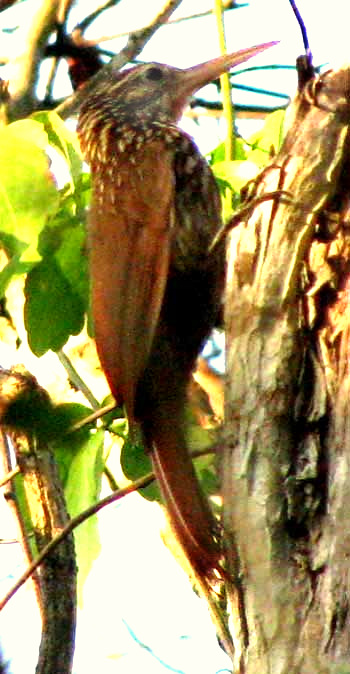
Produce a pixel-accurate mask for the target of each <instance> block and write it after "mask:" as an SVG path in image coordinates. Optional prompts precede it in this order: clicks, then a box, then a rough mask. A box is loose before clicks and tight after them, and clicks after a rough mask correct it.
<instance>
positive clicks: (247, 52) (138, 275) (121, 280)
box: [78, 43, 275, 577]
mask: <svg viewBox="0 0 350 674" xmlns="http://www.w3.org/2000/svg"><path fill="white" fill-rule="evenodd" d="M273 44H275V43H267V44H262V45H259V46H257V47H251V48H249V49H243V50H242V51H239V52H236V53H234V54H230V55H225V56H219V57H218V58H216V59H213V60H211V61H208V62H206V63H202V64H200V65H197V66H194V67H193V68H188V69H187V70H181V69H179V68H172V67H170V66H167V65H163V64H159V63H149V64H146V65H139V66H136V67H132V68H130V69H127V70H124V71H122V72H115V73H114V72H113V71H112V72H109V73H107V74H106V76H105V77H104V78H102V79H101V81H100V82H99V83H98V85H96V87H95V90H94V91H93V92H91V93H90V94H88V95H87V97H86V100H85V101H84V102H83V104H82V106H81V113H80V119H79V125H78V132H79V136H80V141H81V146H82V149H83V152H84V153H85V156H86V159H87V161H88V162H89V163H90V167H91V172H92V185H93V195H92V203H91V209H90V215H89V247H90V269H91V279H92V306H93V315H94V323H95V335H96V344H97V349H98V353H99V357H100V360H101V364H102V367H103V369H104V371H105V374H106V376H107V379H108V382H109V384H110V387H111V390H112V393H113V395H114V397H115V399H116V400H117V402H118V403H124V405H125V408H126V412H127V415H128V419H129V422H130V424H131V425H133V424H135V423H136V424H138V425H139V427H140V428H141V430H142V433H143V437H144V442H145V447H146V448H147V450H148V451H149V452H150V455H151V457H152V461H153V466H154V470H155V473H156V476H157V478H158V480H159V484H160V488H161V491H162V493H163V497H164V499H165V502H166V505H167V509H168V514H169V517H170V521H171V524H172V527H173V529H174V530H175V533H176V535H177V538H178V539H179V541H180V543H181V544H182V547H183V549H184V551H185V554H186V555H187V557H188V559H189V562H190V563H191V565H192V566H193V568H194V570H195V571H196V572H197V573H199V574H201V576H204V577H209V576H210V575H211V574H212V572H213V570H214V569H218V567H219V559H220V546H219V542H218V535H217V527H216V522H215V519H214V517H213V515H212V513H211V510H210V507H209V504H208V503H207V501H206V499H205V498H204V496H203V494H202V492H201V490H200V488H199V485H198V482H197V479H196V476H195V472H194V468H193V464H192V461H191V458H190V456H189V454H188V451H187V448H186V444H185V438H184V420H183V414H184V406H185V402H186V391H187V386H188V383H189V378H190V376H191V372H192V369H193V368H194V366H195V362H196V358H197V356H198V353H199V351H200V349H201V347H202V345H203V342H204V340H205V339H206V338H207V336H208V334H209V332H210V330H211V329H212V327H213V326H214V324H215V321H216V319H217V316H218V312H219V309H220V304H221V299H222V292H223V286H224V279H225V253H224V246H223V245H222V246H221V247H220V246H218V247H217V248H216V249H215V253H214V254H211V255H210V254H209V253H208V249H209V246H210V243H211V242H212V240H213V238H214V236H215V234H216V233H217V232H218V230H219V228H220V227H221V224H222V223H221V215H220V212H221V208H220V199H219V194H218V190H217V187H216V183H215V180H214V177H213V174H212V172H211V169H210V168H209V166H208V164H207V163H206V161H205V159H204V158H203V157H202V155H201V154H200V152H199V150H198V149H197V147H196V145H195V144H194V142H193V140H192V138H191V137H189V136H188V135H187V134H186V133H184V132H183V131H182V130H181V129H180V128H179V127H178V126H177V121H178V119H179V117H180V116H181V113H182V111H183V109H184V107H185V105H186V104H187V102H188V100H189V98H190V97H191V95H192V94H193V93H194V92H195V91H196V90H197V89H199V88H201V87H202V86H203V85H205V84H207V83H208V82H210V81H212V80H214V79H216V78H217V77H218V76H219V75H220V74H221V73H223V72H225V71H227V70H229V69H230V68H231V67H233V66H234V65H237V64H239V63H242V62H243V61H246V60H247V59H248V58H250V57H251V56H254V55H255V54H258V53H259V52H260V51H262V50H264V49H266V48H267V47H270V46H272V45H273Z"/></svg>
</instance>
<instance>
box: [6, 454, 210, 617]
mask: <svg viewBox="0 0 350 674" xmlns="http://www.w3.org/2000/svg"><path fill="white" fill-rule="evenodd" d="M217 449H218V448H217V447H209V448H207V449H198V450H195V451H194V452H192V453H191V456H192V458H197V457H201V456H207V455H208V454H213V453H215V452H216V451H217ZM154 480H155V476H154V473H147V475H144V476H143V477H141V478H139V479H138V480H135V482H133V483H132V484H130V485H128V486H127V487H123V488H122V489H118V490H117V491H115V492H113V493H112V494H108V496H105V498H103V499H101V500H100V501H98V503H94V504H93V505H92V506H90V507H89V508H86V510H84V511H83V512H81V513H79V515H76V517H73V518H72V519H71V520H70V522H69V523H68V524H67V525H66V526H65V528H64V529H62V531H61V532H60V533H59V534H58V535H57V536H55V537H54V538H53V539H52V540H51V541H50V542H49V543H48V544H47V545H46V546H45V547H44V548H43V549H42V551H41V553H40V554H39V555H38V557H37V558H36V559H35V560H34V561H33V562H32V563H31V564H30V565H29V566H28V567H27V569H26V570H25V571H24V573H23V574H22V576H20V578H19V579H18V580H17V581H16V583H15V584H14V585H13V586H12V588H11V589H10V590H9V591H8V592H7V594H6V595H5V596H4V598H3V599H2V600H1V601H0V611H2V609H3V608H4V607H5V606H6V604H7V603H8V602H9V601H10V599H11V598H12V597H13V596H14V595H15V594H16V592H17V591H18V590H19V589H20V587H22V585H24V583H25V582H26V581H27V580H28V578H30V576H31V575H32V574H33V573H34V572H35V571H36V569H37V568H38V567H39V566H40V564H42V562H43V561H44V559H45V557H46V556H47V555H48V554H50V553H51V552H52V551H53V550H54V549H55V548H56V547H57V545H59V543H61V541H63V539H64V538H65V537H66V536H68V534H70V533H71V532H72V531H74V529H76V528H77V527H78V526H79V525H80V524H83V522H85V521H86V520H87V519H88V518H89V517H91V516H92V515H96V514H97V513H98V512H99V511H100V510H102V508H104V507H105V506H107V505H109V504H111V503H114V502H115V501H119V500H120V499H122V498H124V497H125V496H128V495H129V494H132V493H134V492H135V491H139V490H140V489H144V488H145V487H148V486H149V485H150V484H151V483H152V482H154Z"/></svg>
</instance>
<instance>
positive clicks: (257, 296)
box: [223, 68, 350, 674]
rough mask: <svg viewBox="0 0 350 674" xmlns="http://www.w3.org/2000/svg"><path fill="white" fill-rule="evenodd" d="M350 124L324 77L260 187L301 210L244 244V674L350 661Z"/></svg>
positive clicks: (240, 284) (236, 235)
mask: <svg viewBox="0 0 350 674" xmlns="http://www.w3.org/2000/svg"><path fill="white" fill-rule="evenodd" d="M349 122H350V71H349V69H348V68H342V69H340V70H339V71H337V72H328V73H326V74H325V75H323V76H322V77H321V78H318V79H315V80H311V81H310V82H309V83H308V84H307V85H306V87H305V88H304V90H303V91H302V92H300V93H299V94H298V95H297V97H296V99H295V100H294V102H293V104H292V105H291V107H290V110H289V114H288V121H287V132H286V136H285V140H284V143H283V146H282V148H281V150H280V152H279V154H278V156H277V157H276V158H275V159H274V160H273V163H271V165H270V166H269V167H268V168H267V169H265V171H264V172H263V173H262V174H261V176H260V177H259V179H258V181H257V184H256V194H257V196H261V195H262V194H264V193H265V192H272V191H274V190H278V189H283V190H288V191H289V192H290V193H291V197H292V198H291V201H290V202H289V203H281V201H279V202H278V201H275V202H265V203H262V204H260V205H259V206H258V207H257V208H256V209H255V211H254V213H253V215H252V216H251V217H250V218H249V220H248V221H247V222H242V223H241V224H240V226H239V227H238V228H237V229H236V230H234V232H233V233H232V235H231V244H230V250H229V271H228V286H227V302H226V332H227V344H228V347H227V367H228V384H227V403H226V429H227V435H226V450H225V456H224V461H223V491H224V504H225V512H224V528H225V539H226V541H227V546H228V550H227V557H228V561H229V566H230V571H231V573H232V574H233V575H234V577H235V578H236V590H235V592H234V593H232V595H231V612H232V615H233V620H232V622H233V627H232V635H233V639H234V642H235V646H236V657H235V663H234V664H235V667H236V671H239V672H242V673H243V672H244V673H245V674H253V673H254V674H256V673H257V672H259V674H265V673H266V674H267V673H269V674H277V673H278V674H310V673H311V672H312V673H313V674H319V673H322V674H323V673H326V672H331V671H332V672H333V671H335V670H334V665H338V666H339V665H344V663H346V662H348V663H349V662H350V651H349V645H350V644H349V639H350V636H349V635H350V631H349V622H350V621H349V579H348V575H349V573H348V558H349V555H350V523H349V517H348V515H349V512H350V475H349V473H350V453H349V444H350V434H349V430H350V427H349V421H348V412H347V410H348V406H349V393H348V392H349V389H350V378H349V373H348V360H349V359H348V350H349V347H348V343H349V339H348V335H349V319H348V318H347V314H346V312H347V311H348V304H349V301H348V297H349V292H348V291H349V286H350V278H349V276H350V254H349V253H350V248H349V245H350V238H349V237H350V229H349V226H350V220H349V213H348V211H349V198H350V191H349V181H348V179H347V176H348V175H349V161H350V155H349ZM342 671H343V670H342ZM349 671H350V666H349Z"/></svg>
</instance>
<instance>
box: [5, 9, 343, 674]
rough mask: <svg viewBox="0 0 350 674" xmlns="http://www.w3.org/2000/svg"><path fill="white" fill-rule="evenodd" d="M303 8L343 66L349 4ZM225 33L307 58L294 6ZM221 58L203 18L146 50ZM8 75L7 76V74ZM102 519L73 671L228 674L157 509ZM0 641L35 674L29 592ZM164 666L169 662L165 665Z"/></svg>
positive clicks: (119, 18) (317, 42) (113, 511)
mask: <svg viewBox="0 0 350 674" xmlns="http://www.w3.org/2000/svg"><path fill="white" fill-rule="evenodd" d="M96 4H97V2H96V0H94V1H92V0H84V1H81V2H79V3H78V4H77V7H76V8H75V9H74V12H72V15H73V25H74V23H76V22H77V21H78V20H79V19H81V18H82V17H83V16H84V15H85V14H86V13H88V12H89V11H91V10H92V9H93V8H94V7H96ZM163 4H164V0H148V1H142V0H122V1H121V2H120V3H119V5H118V6H117V7H116V8H114V9H111V10H109V12H108V20H107V21H106V19H104V20H103V21H102V20H101V21H98V22H96V23H95V24H94V25H93V26H92V27H91V28H90V30H89V32H88V33H87V35H86V36H87V37H89V36H90V37H91V38H96V37H99V36H101V35H110V34H112V33H114V34H115V33H122V32H126V31H128V30H130V29H135V28H137V27H141V26H143V25H145V24H146V23H147V22H149V21H150V20H151V19H152V18H153V16H154V14H155V13H156V12H157V11H159V9H160V8H161V7H162V5H163ZM36 5H37V2H34V1H33V2H32V3H27V4H25V5H20V7H19V9H16V8H13V9H11V10H10V11H8V12H4V13H2V14H1V15H0V28H1V27H2V26H9V25H11V23H13V25H17V24H20V25H26V22H27V21H28V20H29V18H30V16H31V13H32V12H33V8H34V7H35V6H36ZM298 6H299V9H300V11H301V13H302V15H303V17H304V20H305V23H306V26H307V30H308V35H309V40H310V45H311V49H312V51H313V54H314V62H315V64H316V65H318V64H321V63H327V62H330V63H332V64H333V65H336V64H338V63H341V62H345V61H346V60H349V52H350V47H349V37H348V32H349V18H350V4H349V2H348V0H333V1H332V3H329V2H325V0H324V1H323V2H322V0H321V1H320V0H299V1H298ZM211 7H212V1H211V0H208V1H207V0H184V2H183V3H182V5H181V7H180V9H179V10H178V11H177V12H176V14H175V15H174V17H175V16H179V15H180V14H181V15H183V14H190V13H194V12H201V11H204V10H206V9H209V8H211ZM226 34H227V45H228V49H229V50H230V51H234V50H236V49H239V48H241V47H246V46H249V45H253V44H257V43H260V42H266V41H270V40H280V45H278V46H277V47H275V48H274V49H273V50H271V51H269V52H266V53H265V54H263V55H261V56H260V57H259V59H258V60H256V63H259V64H262V63H282V64H293V63H294V62H295V58H296V56H297V55H298V54H300V53H302V51H303V46H302V41H301V36H300V31H299V28H298V26H297V23H296V21H295V19H294V15H293V13H292V10H291V8H290V6H289V3H288V1H287V0H251V2H250V5H249V7H246V8H242V9H240V10H235V11H231V12H229V13H228V14H227V22H226ZM1 40H2V44H1V52H2V53H6V51H7V46H8V45H10V46H11V48H14V49H15V50H19V49H20V46H21V41H20V40H15V37H14V35H10V36H9V35H5V34H2V36H1ZM124 41H125V38H120V39H119V40H115V41H113V42H112V43H110V42H106V43H105V47H106V48H107V49H109V48H111V49H113V50H116V49H118V48H120V47H122V46H123V43H124ZM218 53H219V49H218V42H217V36H216V27H215V21H214V19H213V18H212V17H205V18H202V19H198V20H196V21H195V22H194V21H187V22H183V23H181V24H177V25H174V26H169V27H166V28H164V29H162V30H161V31H159V32H158V33H157V34H156V35H155V37H154V38H153V39H152V41H151V42H150V43H149V44H148V45H147V46H146V48H145V50H144V52H143V54H142V58H144V59H145V60H157V61H160V62H166V63H169V64H172V65H175V66H179V67H186V66H188V65H192V64H194V63H196V62H200V61H202V60H206V59H208V58H211V57H213V56H216V55H217V54H218ZM0 74H1V76H3V77H6V74H5V73H4V74H3V72H2V71H1V69H0ZM240 81H242V80H240ZM244 82H245V83H248V82H251V83H253V82H254V84H256V83H257V80H256V75H254V74H252V75H249V76H246V77H245V78H244ZM258 84H259V86H262V87H265V88H267V89H273V90H275V91H280V92H284V93H287V94H289V95H292V94H293V92H294V90H295V85H296V77H295V73H293V72H287V71H280V72H278V71H275V72H274V73H271V72H270V73H268V74H266V75H259V81H258ZM66 87H67V88H68V83H67V80H65V79H64V77H63V79H62V80H60V82H59V83H58V85H57V92H56V93H59V94H62V92H64V91H66ZM235 99H236V100H241V101H243V102H247V98H246V96H243V95H242V94H240V93H239V94H238V93H237V94H235ZM255 102H256V101H255ZM264 103H265V101H264ZM192 132H193V133H195V132H196V139H197V141H198V142H199V143H200V146H201V148H203V149H205V150H209V149H210V147H212V146H213V145H215V143H216V142H217V140H216V139H215V138H214V137H213V135H212V133H211V132H210V133H208V127H205V129H204V131H202V132H201V133H198V127H197V128H196V127H195V125H194V124H193V127H192ZM197 133H198V137H197ZM146 507H147V511H146V512H147V519H146V520H145V518H144V513H145V508H146ZM126 515H127V516H126ZM100 522H101V539H102V542H103V547H104V552H103V555H101V557H100V559H99V560H98V561H97V563H96V565H95V568H94V570H93V572H92V573H91V574H90V577H89V579H88V581H87V585H86V594H85V603H84V610H83V611H82V612H81V613H80V615H79V622H78V635H77V656H76V663H75V674H82V673H83V672H84V674H85V673H88V672H99V674H112V673H117V674H134V672H136V671H142V672H143V674H158V673H159V674H164V673H165V672H167V671H168V672H169V671H170V672H178V673H180V674H181V673H182V674H215V673H218V672H219V671H221V672H223V671H228V670H227V669H225V667H229V666H230V665H229V661H228V659H227V658H226V657H225V655H224V654H223V652H222V651H221V649H220V648H219V646H218V645H217V642H216V637H215V633H214V631H213V628H212V626H211V623H210V619H209V617H208V614H207V611H206V608H205V607H204V605H203V604H202V602H201V601H200V600H199V599H198V597H196V596H195V595H194V594H193V593H192V591H191V588H190V586H189V584H188V582H187V579H186V578H185V576H184V574H183V572H182V571H181V570H180V569H179V568H178V567H177V565H176V563H175V562H174V560H173V558H172V557H171V555H170V553H168V551H167V550H166V549H165V547H164V546H163V544H162V543H161V542H160V539H159V535H158V529H159V511H158V509H157V508H156V507H155V506H152V505H151V504H148V505H147V504H146V506H145V504H144V502H143V501H141V500H140V499H139V498H137V497H136V496H135V497H132V498H130V497H129V500H128V501H127V502H125V503H123V504H121V505H119V506H115V507H112V508H107V509H105V510H104V511H103V513H101V516H100ZM6 526H7V524H6V522H5V525H4V527H2V530H1V531H0V536H1V537H6V536H7V535H9V536H11V534H10V533H9V532H10V529H9V530H8V531H7V530H6ZM0 552H1V556H2V559H3V563H2V569H3V567H4V565H5V567H6V569H5V570H4V571H3V575H4V578H3V580H1V574H0V591H1V594H3V592H5V588H7V587H8V586H9V585H11V584H12V581H13V579H14V578H17V576H18V575H19V573H20V555H19V552H18V548H17V547H16V546H13V545H7V546H1V551H0ZM8 574H11V575H12V578H11V577H9V576H8ZM114 581H115V582H114ZM28 615H30V619H28ZM14 624H15V625H16V629H15V630H14ZM128 626H129V628H130V629H131V630H132V631H133V632H134V633H135V635H136V637H137V638H138V639H139V640H140V641H141V642H142V643H143V644H146V645H147V646H148V647H150V648H151V649H153V655H152V654H151V653H150V652H149V651H147V650H146V649H145V648H141V647H140V646H139V645H137V642H136V641H135V638H133V637H132V635H131V633H130V629H128ZM0 634H1V636H2V640H3V644H4V646H5V648H6V649H7V651H6V652H7V655H8V656H13V664H12V667H11V668H10V671H9V674H32V673H33V672H34V670H35V663H36V659H37V648H38V643H39V622H38V618H37V617H36V613H35V609H34V608H33V602H32V598H31V596H30V592H29V590H28V589H27V588H26V589H24V590H22V591H21V592H20V593H19V594H18V596H17V597H16V598H15V599H14V600H13V601H11V602H10V605H9V607H8V609H6V610H5V611H4V612H3V614H2V615H1V616H0ZM116 643H117V644H118V646H117V647H118V648H119V652H118V653H116V652H115V651H116ZM80 644H81V647H79V645H80ZM164 663H167V664H168V667H167V668H165V666H164ZM57 674H59V673H57Z"/></svg>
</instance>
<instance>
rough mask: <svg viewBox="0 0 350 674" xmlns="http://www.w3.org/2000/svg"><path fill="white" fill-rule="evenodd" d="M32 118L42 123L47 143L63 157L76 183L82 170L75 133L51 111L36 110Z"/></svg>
mask: <svg viewBox="0 0 350 674" xmlns="http://www.w3.org/2000/svg"><path fill="white" fill-rule="evenodd" d="M33 119H34V120H36V122H40V123H41V124H42V125H43V128H44V129H45V132H46V134H47V138H48V142H49V144H50V145H52V147H54V148H55V149H56V150H58V151H59V152H60V153H61V154H62V155H63V157H64V158H65V160H66V162H67V164H68V169H69V172H70V174H71V176H72V179H73V182H74V184H76V182H77V180H78V179H79V178H80V176H81V171H82V158H81V153H80V146H79V141H78V138H77V135H76V133H73V131H70V129H68V127H67V125H66V124H65V123H64V122H63V120H62V119H61V117H60V116H59V115H57V114H56V113H55V112H52V111H51V112H47V111H41V112H36V113H35V114H34V115H33Z"/></svg>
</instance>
